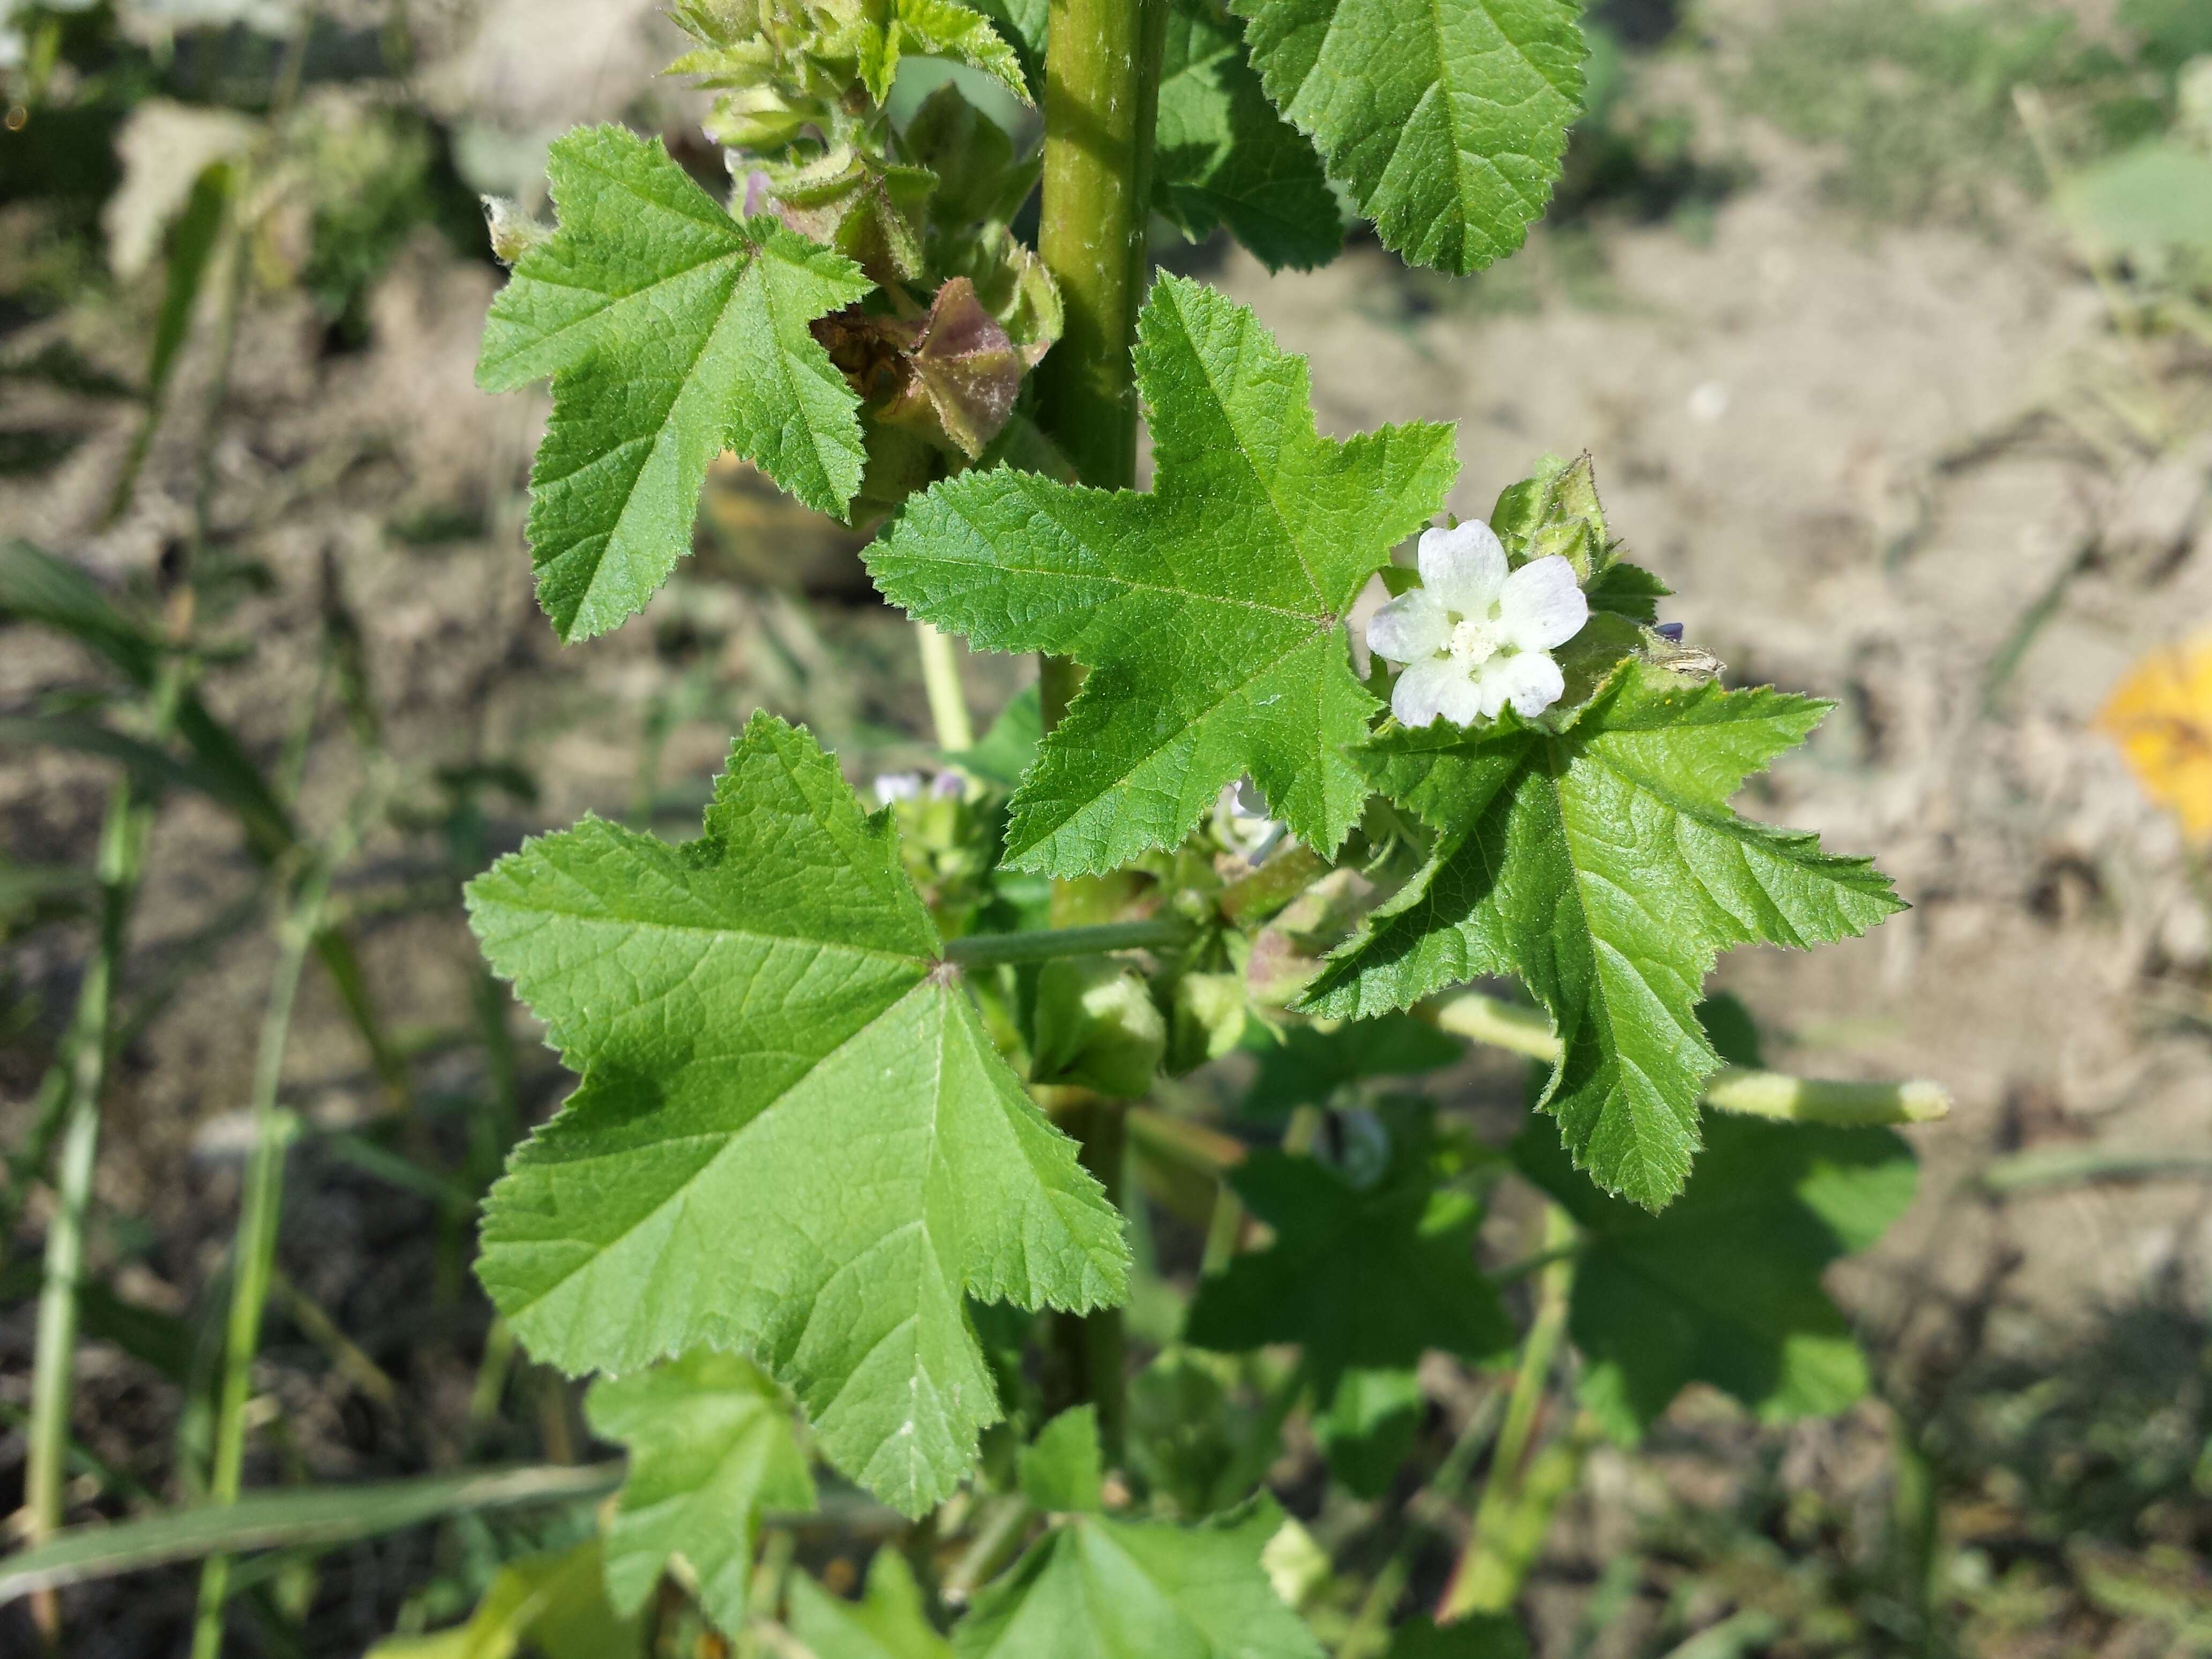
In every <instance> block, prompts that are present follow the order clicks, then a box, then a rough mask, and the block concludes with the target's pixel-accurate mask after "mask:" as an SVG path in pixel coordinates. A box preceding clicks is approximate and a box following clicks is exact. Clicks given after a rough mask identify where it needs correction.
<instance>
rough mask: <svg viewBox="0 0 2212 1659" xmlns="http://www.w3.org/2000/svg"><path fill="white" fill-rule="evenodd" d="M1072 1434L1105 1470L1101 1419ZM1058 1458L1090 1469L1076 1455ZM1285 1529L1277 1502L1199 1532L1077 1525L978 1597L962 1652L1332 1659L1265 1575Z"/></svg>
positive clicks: (1048, 1537) (1083, 1420)
mask: <svg viewBox="0 0 2212 1659" xmlns="http://www.w3.org/2000/svg"><path fill="white" fill-rule="evenodd" d="M1062 1424H1066V1425H1069V1426H1068V1428H1067V1429H1066V1431H1065V1432H1066V1434H1067V1435H1068V1437H1069V1438H1070V1439H1071V1440H1073V1439H1076V1438H1079V1437H1082V1436H1085V1435H1088V1436H1089V1437H1090V1439H1091V1449H1090V1451H1089V1454H1088V1462H1089V1464H1090V1467H1091V1468H1096V1467H1097V1455H1098V1453H1097V1421H1096V1419H1095V1418H1093V1417H1092V1416H1091V1414H1090V1413H1087V1412H1085V1413H1076V1412H1068V1413H1063V1414H1062V1415H1061V1416H1060V1418H1058V1419H1054V1424H1053V1425H1052V1428H1055V1429H1056V1428H1059V1427H1060V1425H1062ZM1047 1432H1048V1433H1049V1432H1051V1429H1048V1431H1047ZM1054 1461H1055V1462H1071V1463H1081V1462H1084V1461H1085V1459H1084V1457H1083V1456H1082V1455H1080V1453H1079V1449H1077V1448H1073V1447H1068V1446H1063V1447H1061V1448H1060V1449H1057V1450H1056V1451H1055V1453H1054ZM1024 1485H1027V1476H1026V1473H1025V1474H1024ZM1282 1524H1283V1516H1282V1511H1281V1510H1278V1509H1277V1508H1276V1507H1275V1505H1274V1504H1273V1501H1272V1500H1271V1499H1268V1498H1261V1499H1260V1500H1259V1501H1258V1502H1257V1503H1255V1504H1251V1505H1249V1506H1248V1507H1247V1508H1245V1509H1243V1510H1237V1512H1236V1513H1234V1514H1232V1515H1228V1516H1223V1517H1222V1518H1221V1519H1220V1520H1218V1521H1216V1522H1210V1523H1208V1524H1206V1525H1203V1526H1197V1527H1178V1526H1173V1525H1170V1524H1169V1523H1168V1522H1160V1521H1115V1520H1109V1519H1108V1518H1107V1517H1106V1516H1103V1515H1099V1514H1096V1513H1087V1514H1080V1515H1078V1516H1072V1517H1071V1518H1070V1519H1069V1520H1068V1522H1067V1523H1066V1524H1065V1525H1063V1526H1058V1527H1054V1528H1053V1529H1052V1530H1051V1531H1049V1532H1048V1533H1046V1534H1045V1535H1044V1536H1043V1537H1042V1538H1041V1539H1039V1540H1038V1541H1036V1543H1035V1544H1033V1545H1032V1546H1030V1551H1029V1553H1028V1554H1026V1555H1024V1556H1023V1557H1022V1559H1020V1560H1019V1561H1017V1562H1016V1563H1015V1564H1014V1565H1013V1569H1012V1571H1009V1572H1008V1573H1007V1574H1006V1577H1003V1578H1000V1579H999V1580H998V1581H996V1582H995V1583H993V1584H991V1585H989V1586H988V1587H987V1589H985V1590H984V1591H983V1593H982V1594H981V1595H978V1596H977V1597H976V1598H975V1608H974V1610H973V1611H972V1612H970V1613H969V1615H968V1616H967V1618H965V1619H963V1620H961V1622H960V1624H959V1625H958V1626H957V1627H956V1628H955V1629H954V1631H953V1632H952V1645H953V1647H954V1649H955V1650H957V1652H958V1653H959V1654H960V1656H961V1659H1320V1656H1321V1648H1320V1646H1319V1645H1318V1644H1316V1642H1315V1641H1314V1638H1313V1636H1312V1634H1311V1633H1310V1632H1308V1631H1307V1629H1306V1627H1305V1626H1304V1625H1303V1624H1301V1623H1300V1622H1299V1621H1298V1618H1297V1614H1295V1613H1292V1612H1291V1610H1290V1608H1289V1607H1285V1605H1284V1604H1283V1601H1282V1599H1281V1598H1280V1597H1279V1596H1278V1595H1276V1594H1275V1589H1274V1586H1273V1584H1272V1583H1269V1582H1268V1578H1267V1571H1266V1570H1265V1569H1264V1568H1263V1567H1262V1566H1261V1565H1260V1553H1261V1551H1262V1550H1263V1549H1265V1548H1266V1547H1267V1541H1268V1540H1269V1539H1271V1538H1273V1536H1274V1535H1275V1534H1276V1533H1277V1531H1279V1529H1280V1528H1281V1527H1282Z"/></svg>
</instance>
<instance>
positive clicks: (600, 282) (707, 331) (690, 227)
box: [477, 126, 870, 640]
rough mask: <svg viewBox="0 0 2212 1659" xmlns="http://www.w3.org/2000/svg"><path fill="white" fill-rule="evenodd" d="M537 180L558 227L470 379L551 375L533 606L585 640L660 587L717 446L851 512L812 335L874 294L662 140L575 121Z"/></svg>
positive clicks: (803, 496)
mask: <svg viewBox="0 0 2212 1659" xmlns="http://www.w3.org/2000/svg"><path fill="white" fill-rule="evenodd" d="M548 171H549V173H550V177H551V180H552V187H553V200H554V203H555V204H556V207H557V208H558V209H559V210H560V218H561V223H560V228H559V229H558V230H556V232H555V233H554V234H553V235H552V236H551V237H550V238H548V239H547V240H545V241H544V242H542V243H540V244H538V246H535V247H533V248H532V249H531V250H530V251H529V252H526V253H525V254H524V255H523V256H522V257H521V258H520V259H519V260H518V261H516V263H515V267H514V275H513V279H512V280H510V281H509V282H508V283H507V287H506V288H505V289H503V290H501V294H500V295H499V297H498V298H497V299H496V300H495V301H492V307H491V318H490V320H489V323H488V324H487V325H486V326H485V329H484V337H483V350H482V352H481V354H480V355H479V356H478V358H477V385H479V386H483V388H484V390H486V391H487V392H511V391H513V390H514V389H515V388H516V387H518V386H526V385H528V384H529V383H530V382H531V381H532V380H538V379H540V378H542V377H543V376H544V375H547V374H550V375H552V376H553V418H552V422H551V423H550V425H549V426H548V427H547V428H546V431H545V441H544V443H542V444H541V445H539V446H538V460H537V464H536V465H534V466H533V467H532V470H531V480H530V483H531V503H530V547H531V556H532V562H533V563H534V564H535V565H536V567H537V571H538V603H539V604H540V605H543V606H544V609H545V612H546V614H547V615H548V616H550V617H552V619H553V623H554V627H555V629H556V631H557V632H558V633H559V634H560V635H561V637H562V639H563V640H580V639H589V638H590V637H591V636H592V635H594V634H599V633H604V632H605V630H606V629H610V628H612V627H613V626H615V625H616V624H617V623H619V622H621V621H622V620H623V618H624V617H629V616H632V615H634V614H635V613H636V612H637V611H640V610H641V609H642V608H643V607H644V605H645V602H646V600H647V599H650V598H651V597H652V595H653V590H654V589H656V588H658V587H659V586H660V584H661V583H662V582H663V581H665V580H667V577H668V573H669V572H670V571H671V570H672V569H674V568H675V566H676V561H677V560H678V558H679V557H680V556H682V555H683V554H684V552H685V551H686V550H688V549H689V548H690V544H691V521H692V518H693V516H694V513H696V509H697V507H698V501H699V489H700V486H701V485H702V483H704V482H705V480H706V476H707V466H708V463H709V462H711V461H712V460H713V459H714V457H715V456H716V455H718V454H719V453H721V452H722V451H723V450H725V449H734V450H737V451H738V452H739V453H742V454H744V455H745V456H747V457H749V458H750V459H753V460H755V461H757V462H758V463H759V464H760V466H761V468H762V470H763V471H765V472H767V473H768V474H769V477H772V478H774V479H775V481H776V482H777V483H780V484H781V485H782V486H783V487H784V488H785V489H788V490H790V491H791V492H792V494H793V495H797V496H798V497H799V499H800V500H801V501H805V503H806V504H807V505H808V506H809V507H814V508H816V509H817V510H819V511H821V512H823V513H842V512H843V511H844V508H845V505H846V503H847V502H848V501H850V500H851V499H852V495H853V492H854V490H855V489H858V488H859V487H860V468H861V465H862V463H863V461H864V460H865V459H866V457H865V454H864V453H863V451H862V448H861V444H860V417H859V416H858V415H857V413H856V412H855V411H856V410H857V409H858V407H859V400H858V399H857V398H855V397H854V395H853V392H852V391H851V389H850V388H849V387H848V386H847V385H846V384H845V379H844V376H843V375H842V374H839V373H838V372H837V370H836V368H834V367H833V366H832V365H831V363H830V362H829V354H828V353H827V352H825V351H824V350H823V349H822V347H821V346H820V345H819V344H818V343H816V341H815V339H814V337H813V336H812V335H811V334H810V333H809V332H808V331H807V325H808V323H810V322H811V321H812V320H813V319H815V318H817V317H821V316H824V315H826V314H828V313H830V312H833V311H835V310H836V309H837V308H838V307H841V306H845V305H849V304H851V303H852V302H853V301H856V300H858V299H860V296H861V295H865V294H866V293H867V292H868V291H869V286H870V285H869V283H867V281H866V278H864V277H863V276H861V275H860V270H859V268H858V267H857V266H856V265H854V264H853V263H852V262H851V261H850V260H848V259H846V258H842V257H841V256H839V255H837V254H835V253H832V252H829V251H828V250H827V249H824V248H820V247H817V246H814V245H813V244H811V243H810V242H808V241H806V240H804V239H803V238H801V237H799V236H797V235H794V234H792V233H791V232H790V231H788V230H785V229H783V228H781V227H780V226H778V225H777V224H776V223H775V221H774V220H772V219H768V218H757V219H748V220H742V221H741V220H737V219H733V218H732V217H731V216H729V215H728V214H727V213H726V212H724V211H723V210H722V209H721V207H720V205H719V204H716V203H715V201H714V198H713V197H709V196H708V194H707V192H706V191H703V190H702V189H700V188H699V186H698V185H696V184H694V183H693V182H692V181H691V179H690V175H689V174H688V173H685V172H684V169H683V168H681V167H678V166H677V165H676V163H675V162H674V161H671V160H670V159H669V156H668V152H667V151H666V150H665V149H662V148H661V145H660V142H659V140H658V139H655V140H653V142H651V143H647V142H646V141H645V140H643V139H641V138H639V137H635V135H633V134H631V133H629V132H626V131H623V129H621V128H619V127H611V126H601V127H579V128H577V129H576V130H575V131H573V132H570V133H568V134H566V135H564V136H563V137H560V138H558V139H556V140H555V141H554V143H553V150H552V156H551V160H550V165H549V168H548Z"/></svg>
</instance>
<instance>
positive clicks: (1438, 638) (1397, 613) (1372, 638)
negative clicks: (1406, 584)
mask: <svg viewBox="0 0 2212 1659" xmlns="http://www.w3.org/2000/svg"><path fill="white" fill-rule="evenodd" d="M1450 643H1451V623H1449V622H1447V621H1445V620H1444V608H1443V606H1442V605H1438V604H1437V601H1436V596H1435V595H1434V594H1432V593H1431V592H1429V591H1428V590H1427V589H1426V588H1422V587H1415V588H1410V589H1408V590H1407V592H1403V593H1401V594H1400V595H1399V596H1398V597H1397V598H1396V599H1392V600H1391V601H1390V602H1389V604H1388V605H1384V606H1383V608H1382V609H1381V610H1379V611H1376V613H1375V614H1374V616H1373V617H1370V618H1369V619H1368V623H1367V648H1368V649H1369V650H1370V651H1372V652H1373V653H1375V654H1376V656H1378V657H1381V658H1383V659H1384V660H1385V661H1388V662H1418V661H1419V660H1420V659H1422V658H1423V657H1429V656H1434V655H1435V654H1436V653H1437V652H1439V651H1441V650H1443V648H1444V647H1446V646H1447V645H1449V644H1450Z"/></svg>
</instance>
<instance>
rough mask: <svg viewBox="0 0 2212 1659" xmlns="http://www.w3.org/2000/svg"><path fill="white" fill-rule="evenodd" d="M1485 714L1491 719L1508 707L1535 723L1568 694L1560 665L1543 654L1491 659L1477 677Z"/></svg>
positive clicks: (1514, 655)
mask: <svg viewBox="0 0 2212 1659" xmlns="http://www.w3.org/2000/svg"><path fill="white" fill-rule="evenodd" d="M1476 680H1477V684H1476V690H1477V692H1478V694H1479V695H1480V701H1481V704H1482V712H1483V714H1484V715H1485V716H1486V718H1488V719H1491V720H1495V719H1497V718H1498V712H1499V711H1500V710H1501V709H1503V708H1504V707H1505V705H1506V704H1508V703H1511V704H1512V705H1513V712H1514V713H1515V714H1518V715H1520V716H1521V718H1522V720H1534V719H1535V717H1536V716H1537V715H1539V714H1542V713H1543V712H1544V711H1545V710H1546V709H1547V708H1550V707H1551V706H1552V705H1553V703H1555V702H1559V698H1560V697H1561V696H1563V695H1564V694H1565V691H1566V689H1567V681H1566V677H1565V675H1563V674H1561V673H1560V672H1559V664H1557V663H1555V662H1553V660H1552V659H1551V658H1549V657H1548V656H1547V655H1545V654H1544V653H1542V652H1541V651H1516V652H1515V653H1513V654H1512V655H1511V656H1510V657H1492V659H1490V660H1489V661H1488V662H1486V663H1485V664H1483V665H1482V671H1481V672H1480V674H1479V675H1477V676H1476Z"/></svg>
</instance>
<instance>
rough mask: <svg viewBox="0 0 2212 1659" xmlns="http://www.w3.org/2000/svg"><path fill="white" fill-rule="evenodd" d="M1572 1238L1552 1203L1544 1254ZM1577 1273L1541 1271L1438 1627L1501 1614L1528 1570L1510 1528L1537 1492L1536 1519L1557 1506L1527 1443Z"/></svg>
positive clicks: (1566, 1260) (1563, 1267)
mask: <svg viewBox="0 0 2212 1659" xmlns="http://www.w3.org/2000/svg"><path fill="white" fill-rule="evenodd" d="M1574 1236H1575V1228H1574V1223H1573V1221H1572V1220H1571V1218H1569V1217H1568V1215H1567V1213H1566V1212H1565V1211H1564V1210H1562V1209H1560V1208H1559V1206H1558V1205H1556V1204H1548V1205H1547V1206H1545V1207H1544V1243H1543V1247H1542V1248H1543V1249H1545V1250H1546V1251H1553V1250H1559V1249H1562V1248H1563V1247H1565V1246H1566V1245H1569V1244H1571V1243H1573V1241H1574ZM1574 1273H1575V1268H1574V1261H1573V1258H1572V1257H1571V1256H1562V1257H1560V1258H1559V1260H1556V1261H1553V1262H1551V1263H1550V1264H1549V1265H1548V1266H1547V1267H1545V1268H1544V1270H1543V1278H1542V1279H1541V1281H1540V1282H1539V1289H1538V1291H1537V1297H1536V1320H1535V1323H1534V1324H1533V1325H1531V1326H1530V1327H1529V1328H1528V1339H1527V1340H1526V1341H1525V1342H1523V1343H1522V1348H1521V1364H1520V1369H1519V1370H1518V1371H1517V1372H1516V1374H1515V1376H1514V1378H1513V1393H1512V1396H1511V1398H1510V1399H1509V1400H1508V1401H1506V1406H1505V1422H1504V1426H1503V1427H1502V1428H1500V1429H1499V1430H1498V1451H1497V1455H1495V1456H1493V1457H1492V1459H1491V1463H1490V1479H1489V1480H1487V1481H1486V1482H1485V1483H1484V1485H1483V1488H1482V1501H1481V1503H1480V1504H1478V1505H1477V1506H1476V1509H1475V1512H1474V1528H1473V1529H1472V1530H1471V1531H1470V1532H1469V1533H1468V1541H1467V1547H1466V1549H1465V1550H1463V1551H1462V1553H1461V1554H1460V1558H1459V1562H1458V1565H1456V1566H1455V1567H1454V1568H1453V1569H1452V1575H1451V1578H1450V1580H1449V1582H1448V1583H1446V1584H1445V1586H1444V1594H1443V1602H1442V1603H1441V1604H1440V1605H1439V1606H1438V1607H1437V1623H1439V1624H1449V1622H1450V1621H1452V1620H1455V1619H1464V1618H1466V1617H1467V1616H1468V1614H1469V1613H1503V1612H1504V1611H1505V1610H1506V1609H1507V1608H1509V1607H1511V1606H1512V1604H1513V1600H1514V1598H1515V1597H1516V1595H1519V1594H1520V1589H1521V1579H1522V1575H1523V1574H1524V1573H1525V1571H1526V1570H1527V1566H1526V1561H1525V1559H1523V1558H1524V1556H1525V1555H1526V1553H1527V1552H1526V1551H1525V1548H1524V1547H1522V1544H1523V1540H1524V1539H1525V1536H1526V1533H1527V1531H1528V1528H1527V1526H1526V1525H1516V1524H1515V1522H1516V1521H1522V1520H1523V1519H1525V1517H1524V1516H1523V1510H1524V1499H1525V1498H1533V1497H1534V1496H1536V1495H1537V1488H1538V1487H1539V1486H1542V1487H1544V1488H1546V1489H1547V1491H1546V1492H1545V1497H1546V1500H1547V1501H1545V1502H1544V1504H1543V1507H1542V1514H1541V1517H1540V1519H1541V1520H1548V1519H1549V1517H1550V1513H1551V1504H1553V1503H1555V1502H1557V1500H1558V1493H1557V1492H1551V1491H1548V1487H1549V1486H1550V1482H1549V1481H1548V1480H1547V1481H1546V1482H1542V1483H1538V1482H1535V1481H1534V1480H1533V1479H1532V1477H1533V1476H1534V1473H1535V1471H1534V1469H1533V1468H1531V1467H1530V1462H1529V1458H1528V1443H1529V1441H1530V1440H1531V1438H1533V1437H1534V1433H1535V1430H1536V1420H1537V1417H1538V1415H1539V1413H1541V1410H1542V1408H1543V1404H1544V1395H1545V1391H1546V1389H1547V1387H1548V1386H1549V1384H1550V1382H1551V1376H1552V1362H1553V1359H1554V1358H1556V1357H1557V1355H1558V1353H1559V1341H1560V1339H1561V1338H1562V1337H1563V1336H1565V1334H1566V1328H1567V1304H1568V1292H1569V1291H1571V1289H1572V1288H1573V1285H1574ZM1577 1462H1579V1459H1577ZM1548 1473H1550V1472H1549V1471H1547V1474H1548Z"/></svg>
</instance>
